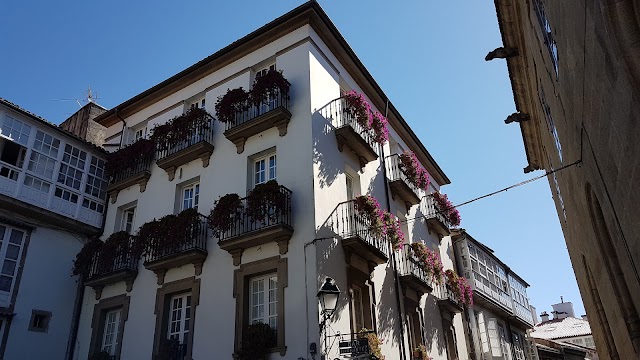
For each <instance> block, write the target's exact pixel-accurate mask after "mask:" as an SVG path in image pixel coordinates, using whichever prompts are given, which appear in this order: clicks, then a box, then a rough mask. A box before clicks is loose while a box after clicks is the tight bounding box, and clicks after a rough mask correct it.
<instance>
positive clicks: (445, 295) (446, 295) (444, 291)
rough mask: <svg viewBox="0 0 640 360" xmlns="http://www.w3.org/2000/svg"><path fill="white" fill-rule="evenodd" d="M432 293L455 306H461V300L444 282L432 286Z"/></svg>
mask: <svg viewBox="0 0 640 360" xmlns="http://www.w3.org/2000/svg"><path fill="white" fill-rule="evenodd" d="M433 294H434V295H435V296H436V297H437V298H438V299H439V300H447V301H450V302H452V303H453V304H455V305H456V306H458V307H460V308H463V306H462V300H460V298H458V296H457V295H456V293H455V292H453V290H452V289H451V287H450V286H449V285H448V284H447V283H446V282H445V283H443V284H440V285H437V286H435V287H434V288H433Z"/></svg>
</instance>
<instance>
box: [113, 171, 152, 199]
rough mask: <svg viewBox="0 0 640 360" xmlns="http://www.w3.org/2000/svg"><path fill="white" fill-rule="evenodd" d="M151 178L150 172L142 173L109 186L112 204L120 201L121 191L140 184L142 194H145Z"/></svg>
mask: <svg viewBox="0 0 640 360" xmlns="http://www.w3.org/2000/svg"><path fill="white" fill-rule="evenodd" d="M150 177H151V173H150V172H149V171H142V172H140V173H138V174H136V175H134V176H131V177H129V178H127V179H124V180H122V181H118V182H116V183H113V184H111V185H109V186H108V187H107V193H108V194H109V198H110V199H111V203H112V204H115V203H116V201H117V200H118V194H119V193H120V191H121V190H124V189H126V188H128V187H130V186H133V185H135V184H138V185H139V186H140V192H141V193H143V192H144V191H145V190H147V183H148V182H149V178H150Z"/></svg>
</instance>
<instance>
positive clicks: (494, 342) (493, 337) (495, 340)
mask: <svg viewBox="0 0 640 360" xmlns="http://www.w3.org/2000/svg"><path fill="white" fill-rule="evenodd" d="M487 332H488V333H489V342H490V343H491V353H492V354H493V356H498V357H499V356H502V349H501V348H500V337H499V336H498V326H497V324H496V319H495V318H491V319H489V320H488V321H487Z"/></svg>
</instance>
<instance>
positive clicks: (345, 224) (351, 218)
mask: <svg viewBox="0 0 640 360" xmlns="http://www.w3.org/2000/svg"><path fill="white" fill-rule="evenodd" d="M327 224H328V225H329V227H330V228H331V229H332V231H333V232H334V233H335V234H336V235H337V236H339V237H340V238H342V239H349V238H353V237H359V238H360V239H361V240H362V241H364V242H365V243H367V244H368V245H370V246H373V247H375V248H376V249H378V250H380V251H381V252H382V253H383V254H385V255H386V256H387V257H388V256H389V242H388V241H387V240H386V239H385V238H384V236H377V234H375V232H374V231H372V227H371V219H368V218H367V217H366V216H364V215H363V214H361V213H359V212H358V211H356V208H355V202H354V200H349V201H345V202H341V203H340V204H338V206H336V209H335V210H334V211H333V213H331V216H330V217H329V220H328V221H327Z"/></svg>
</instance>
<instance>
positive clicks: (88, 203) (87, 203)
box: [82, 198, 104, 214]
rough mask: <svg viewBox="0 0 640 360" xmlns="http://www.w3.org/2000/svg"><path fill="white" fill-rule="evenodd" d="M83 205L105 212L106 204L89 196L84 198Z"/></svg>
mask: <svg viewBox="0 0 640 360" xmlns="http://www.w3.org/2000/svg"><path fill="white" fill-rule="evenodd" d="M82 207H83V208H86V209H89V210H91V211H95V212H98V213H100V214H102V213H104V204H101V203H99V202H97V201H93V200H90V199H87V198H84V199H82Z"/></svg>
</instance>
